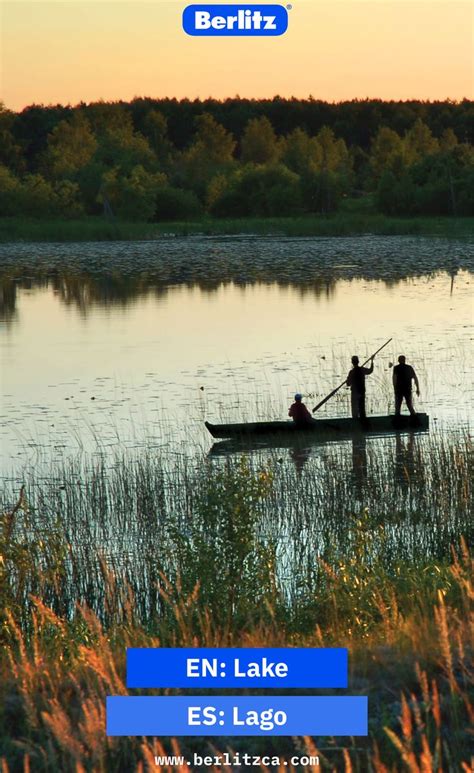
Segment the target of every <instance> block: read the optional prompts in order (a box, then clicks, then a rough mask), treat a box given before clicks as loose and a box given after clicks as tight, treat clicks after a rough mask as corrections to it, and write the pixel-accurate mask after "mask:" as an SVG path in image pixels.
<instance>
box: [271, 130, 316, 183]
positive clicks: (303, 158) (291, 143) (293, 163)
mask: <svg viewBox="0 0 474 773" xmlns="http://www.w3.org/2000/svg"><path fill="white" fill-rule="evenodd" d="M281 160H282V162H283V163H284V164H285V166H287V167H288V169H291V171H292V172H296V173H297V174H304V173H306V172H307V171H308V170H310V171H316V170H317V169H319V168H320V167H321V164H322V149H321V146H320V144H319V143H318V141H317V140H316V139H315V138H314V137H309V135H308V134H307V133H306V132H305V131H303V130H302V129H299V128H298V129H294V130H293V131H292V132H291V133H290V134H288V135H287V136H286V137H285V138H284V140H283V142H282V156H281Z"/></svg>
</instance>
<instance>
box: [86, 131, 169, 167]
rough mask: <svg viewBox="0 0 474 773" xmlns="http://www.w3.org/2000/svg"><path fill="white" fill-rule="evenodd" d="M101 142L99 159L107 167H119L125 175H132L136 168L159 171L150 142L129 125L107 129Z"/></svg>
mask: <svg viewBox="0 0 474 773" xmlns="http://www.w3.org/2000/svg"><path fill="white" fill-rule="evenodd" d="M99 142H100V148H99V151H98V154H97V157H98V161H99V162H100V163H102V164H104V165H105V166H107V167H118V168H119V169H120V170H121V171H122V173H124V174H130V172H131V171H132V169H133V168H134V167H136V166H142V167H143V168H144V169H147V170H149V171H157V167H158V163H157V159H156V156H155V154H154V153H153V151H152V149H151V148H150V145H149V143H148V140H146V139H145V137H144V136H143V135H142V134H140V133H139V132H134V131H133V129H132V128H131V127H130V126H129V125H125V126H123V127H116V128H112V129H106V131H105V133H104V134H103V135H102V136H101V137H100V140H99Z"/></svg>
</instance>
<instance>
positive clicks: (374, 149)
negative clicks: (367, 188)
mask: <svg viewBox="0 0 474 773" xmlns="http://www.w3.org/2000/svg"><path fill="white" fill-rule="evenodd" d="M402 159H403V140H402V138H401V137H400V136H399V135H398V134H397V132H394V131H393V130H392V129H389V128H388V127H387V126H381V127H380V129H379V130H378V132H377V134H376V135H375V137H374V140H373V142H372V146H371V148H370V168H371V171H372V174H373V176H374V179H375V180H379V179H380V177H381V176H382V174H383V173H384V172H385V171H391V172H394V173H395V174H396V173H397V170H399V169H400V167H401V166H402V165H403V161H402Z"/></svg>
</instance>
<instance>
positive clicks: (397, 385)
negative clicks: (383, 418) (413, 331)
mask: <svg viewBox="0 0 474 773" xmlns="http://www.w3.org/2000/svg"><path fill="white" fill-rule="evenodd" d="M392 381H393V389H394V391H395V416H400V413H401V410H402V402H403V400H405V402H406V404H407V408H408V410H409V411H410V414H411V415H412V416H416V413H415V409H414V407H413V394H412V381H414V382H415V387H416V396H417V397H419V396H420V384H419V382H418V376H417V375H416V373H415V371H414V370H413V368H412V366H411V365H407V364H406V357H405V356H404V355H403V354H401V355H400V357H399V358H398V365H395V367H394V369H393V377H392Z"/></svg>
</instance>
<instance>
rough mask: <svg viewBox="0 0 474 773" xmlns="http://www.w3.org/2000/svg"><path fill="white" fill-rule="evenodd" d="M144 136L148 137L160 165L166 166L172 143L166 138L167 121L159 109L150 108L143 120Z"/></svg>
mask: <svg viewBox="0 0 474 773" xmlns="http://www.w3.org/2000/svg"><path fill="white" fill-rule="evenodd" d="M144 129H145V136H146V137H147V139H148V142H149V144H150V147H151V149H152V150H153V152H154V154H155V156H156V158H157V159H158V161H159V163H160V166H161V167H163V168H167V167H168V166H169V164H170V162H171V159H172V155H173V145H172V143H171V142H170V140H169V139H168V121H167V120H166V118H165V116H164V115H163V113H160V111H159V110H150V112H149V113H147V115H146V117H145V121H144Z"/></svg>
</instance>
